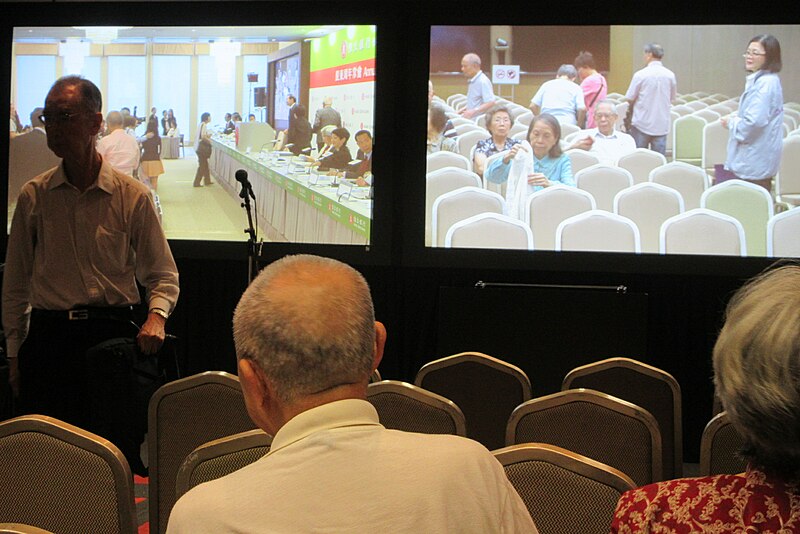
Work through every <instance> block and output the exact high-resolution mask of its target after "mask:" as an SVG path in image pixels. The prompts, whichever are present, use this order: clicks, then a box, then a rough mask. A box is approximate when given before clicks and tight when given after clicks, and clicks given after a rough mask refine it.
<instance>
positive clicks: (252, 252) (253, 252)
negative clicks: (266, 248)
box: [239, 183, 261, 285]
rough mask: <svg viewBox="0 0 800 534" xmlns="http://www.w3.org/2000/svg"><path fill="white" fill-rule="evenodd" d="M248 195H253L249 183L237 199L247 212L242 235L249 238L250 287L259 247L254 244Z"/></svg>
mask: <svg viewBox="0 0 800 534" xmlns="http://www.w3.org/2000/svg"><path fill="white" fill-rule="evenodd" d="M250 195H253V188H252V186H251V185H250V184H249V183H246V184H242V190H241V191H240V192H239V198H241V199H242V204H241V206H242V207H243V208H244V210H245V211H246V212H247V228H245V229H244V233H246V234H247V235H248V236H250V237H249V238H248V239H247V284H248V285H250V282H252V281H253V279H254V278H255V277H256V275H257V274H258V271H259V268H258V256H259V253H260V252H261V251H260V248H261V247H260V246H259V245H258V243H257V242H256V229H255V226H254V225H253V210H252V208H251V207H250Z"/></svg>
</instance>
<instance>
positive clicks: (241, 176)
mask: <svg viewBox="0 0 800 534" xmlns="http://www.w3.org/2000/svg"><path fill="white" fill-rule="evenodd" d="M235 176H236V181H237V182H239V183H240V184H242V193H241V195H240V196H242V198H244V196H245V195H246V194H247V193H249V194H250V198H252V199H254V200H255V198H256V195H255V194H254V193H253V185H252V184H251V183H250V180H248V179H247V171H246V170H244V169H239V170H238V171H236V175H235Z"/></svg>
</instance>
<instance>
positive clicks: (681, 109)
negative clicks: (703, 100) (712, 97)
mask: <svg viewBox="0 0 800 534" xmlns="http://www.w3.org/2000/svg"><path fill="white" fill-rule="evenodd" d="M670 111H674V112H675V113H677V114H678V115H680V116H681V117H683V116H684V115H691V114H692V113H694V111H695V110H693V109H692V108H690V107H689V106H687V105H686V104H678V105H677V106H672V107H671V108H670Z"/></svg>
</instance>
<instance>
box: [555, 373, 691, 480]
mask: <svg viewBox="0 0 800 534" xmlns="http://www.w3.org/2000/svg"><path fill="white" fill-rule="evenodd" d="M576 388H588V389H593V390H596V391H601V392H603V393H608V394H609V395H613V396H615V397H618V398H620V399H623V400H626V401H628V402H631V403H633V404H635V405H637V406H640V407H642V408H644V409H645V410H647V411H648V412H650V414H651V415H652V416H653V417H655V419H656V421H658V428H659V430H660V431H661V452H662V475H663V477H664V479H665V480H669V479H672V478H679V477H680V476H681V475H682V470H683V426H682V418H681V387H680V385H678V381H677V380H675V378H674V377H673V376H672V375H671V374H669V373H667V372H666V371H662V370H661V369H658V368H656V367H653V366H651V365H647V364H646V363H643V362H639V361H636V360H632V359H630V358H608V359H606V360H602V361H599V362H594V363H590V364H588V365H583V366H580V367H576V368H575V369H573V370H572V371H570V372H569V373H567V376H566V377H564V382H563V384H562V386H561V389H562V390H568V389H576Z"/></svg>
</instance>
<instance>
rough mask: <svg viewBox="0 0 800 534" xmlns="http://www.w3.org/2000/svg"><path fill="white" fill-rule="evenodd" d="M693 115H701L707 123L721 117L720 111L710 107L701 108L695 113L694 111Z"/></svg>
mask: <svg viewBox="0 0 800 534" xmlns="http://www.w3.org/2000/svg"><path fill="white" fill-rule="evenodd" d="M692 115H694V116H695V117H700V118H701V119H703V120H704V121H706V123H711V122H714V121H717V120H719V118H720V114H719V112H717V111H714V110H713V109H709V108H703V109H699V110H697V111H695V112H694V113H692Z"/></svg>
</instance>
